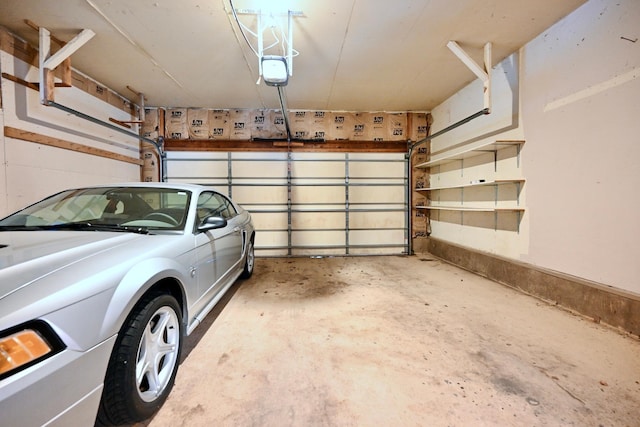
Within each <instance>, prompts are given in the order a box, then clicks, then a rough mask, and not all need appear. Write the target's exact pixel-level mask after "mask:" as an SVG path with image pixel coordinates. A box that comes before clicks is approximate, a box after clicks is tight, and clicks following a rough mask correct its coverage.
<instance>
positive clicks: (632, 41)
mask: <svg viewBox="0 0 640 427" xmlns="http://www.w3.org/2000/svg"><path fill="white" fill-rule="evenodd" d="M620 38H621V39H622V40H626V41H628V42H631V43H635V42H637V41H638V38H637V37H636V38H635V39H629V38H627V37H624V36H620Z"/></svg>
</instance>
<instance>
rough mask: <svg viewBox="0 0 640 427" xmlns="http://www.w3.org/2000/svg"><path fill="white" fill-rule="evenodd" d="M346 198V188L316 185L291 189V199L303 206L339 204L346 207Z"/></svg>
mask: <svg viewBox="0 0 640 427" xmlns="http://www.w3.org/2000/svg"><path fill="white" fill-rule="evenodd" d="M344 196H345V194H344V187H335V186H324V185H314V186H302V187H297V186H296V187H293V188H292V189H291V198H292V199H293V200H295V201H296V203H301V204H320V205H322V204H327V203H339V204H341V205H342V206H344Z"/></svg>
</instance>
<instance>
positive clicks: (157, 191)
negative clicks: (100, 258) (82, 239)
mask: <svg viewBox="0 0 640 427" xmlns="http://www.w3.org/2000/svg"><path fill="white" fill-rule="evenodd" d="M190 198H191V193H190V192H188V191H185V190H177V189H171V188H151V187H97V188H83V189H77V190H68V191H63V192H62V193H58V194H56V195H54V196H51V197H49V198H46V199H44V200H42V201H40V202H38V203H36V204H34V205H31V206H29V207H27V208H25V209H23V210H21V211H18V212H16V213H14V214H12V215H10V216H8V217H6V218H4V219H2V220H0V227H2V229H5V230H6V229H25V230H43V229H76V230H84V229H92V230H113V231H136V232H147V231H149V230H183V229H184V226H185V222H186V219H187V208H188V206H189V200H190Z"/></svg>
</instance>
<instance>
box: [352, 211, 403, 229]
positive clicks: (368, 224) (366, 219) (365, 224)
mask: <svg viewBox="0 0 640 427" xmlns="http://www.w3.org/2000/svg"><path fill="white" fill-rule="evenodd" d="M404 217H405V215H404V214H403V213H395V214H394V215H390V214H389V213H388V212H353V213H351V215H350V216H349V224H350V228H352V229H354V228H375V229H384V228H403V227H404Z"/></svg>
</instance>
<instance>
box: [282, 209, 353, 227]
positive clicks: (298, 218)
mask: <svg viewBox="0 0 640 427" xmlns="http://www.w3.org/2000/svg"><path fill="white" fill-rule="evenodd" d="M345 222H346V214H345V213H344V212H293V213H292V214H291V228H293V229H294V230H297V229H308V230H313V229H321V230H328V229H336V228H337V229H344V225H345Z"/></svg>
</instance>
